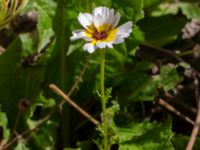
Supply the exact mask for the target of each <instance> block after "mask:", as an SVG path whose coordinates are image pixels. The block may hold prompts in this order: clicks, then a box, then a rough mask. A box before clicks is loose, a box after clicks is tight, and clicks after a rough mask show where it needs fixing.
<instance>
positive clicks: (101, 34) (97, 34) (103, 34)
mask: <svg viewBox="0 0 200 150" xmlns="http://www.w3.org/2000/svg"><path fill="white" fill-rule="evenodd" d="M92 37H93V38H94V39H95V40H105V39H106V38H107V37H108V34H107V33H106V32H105V31H102V32H98V31H95V32H94V33H93V34H92Z"/></svg>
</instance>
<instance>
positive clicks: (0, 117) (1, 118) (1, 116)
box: [0, 112, 10, 142]
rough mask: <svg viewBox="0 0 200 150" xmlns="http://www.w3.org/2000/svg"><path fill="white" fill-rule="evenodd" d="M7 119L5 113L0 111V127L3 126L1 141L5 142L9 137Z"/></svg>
mask: <svg viewBox="0 0 200 150" xmlns="http://www.w3.org/2000/svg"><path fill="white" fill-rule="evenodd" d="M7 125H8V119H7V116H6V114H5V113H3V112H0V127H2V128H3V142H6V141H7V140H8V139H9V136H10V131H9V129H8V128H7Z"/></svg>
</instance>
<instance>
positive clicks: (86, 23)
mask: <svg viewBox="0 0 200 150" xmlns="http://www.w3.org/2000/svg"><path fill="white" fill-rule="evenodd" d="M119 20H120V14H119V13H116V14H115V13H114V10H113V9H109V8H107V7H97V8H95V9H94V10H93V13H92V14H89V13H80V14H79V16H78V21H79V23H80V24H81V25H82V26H83V27H84V29H79V30H75V31H74V32H73V35H72V37H71V40H76V39H79V38H82V39H84V40H85V41H87V42H88V43H86V44H84V46H83V49H84V50H86V51H88V52H89V53H92V52H94V51H95V49H97V48H105V47H109V48H113V44H119V43H122V42H124V38H126V37H128V36H129V35H130V33H131V32H132V25H133V24H132V22H131V21H129V22H127V23H125V24H123V25H121V26H119V27H116V26H117V24H118V23H119Z"/></svg>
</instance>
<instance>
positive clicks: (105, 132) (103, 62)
mask: <svg viewBox="0 0 200 150" xmlns="http://www.w3.org/2000/svg"><path fill="white" fill-rule="evenodd" d="M100 55H101V60H100V61H101V67H100V80H101V105H102V112H103V130H104V134H103V136H104V142H103V143H104V150H108V126H107V114H106V97H105V87H104V77H105V49H100Z"/></svg>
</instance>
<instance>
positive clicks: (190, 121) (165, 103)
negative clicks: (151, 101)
mask: <svg viewBox="0 0 200 150" xmlns="http://www.w3.org/2000/svg"><path fill="white" fill-rule="evenodd" d="M158 103H159V104H160V105H161V106H163V107H165V108H166V109H167V110H169V111H171V112H173V113H174V114H176V115H177V116H179V117H181V118H182V119H184V120H185V121H187V122H188V123H190V124H192V125H195V122H194V121H193V120H192V119H190V118H189V117H187V116H185V115H183V114H181V112H180V111H178V110H176V108H174V107H173V106H171V105H170V104H169V103H167V102H165V101H164V100H163V99H162V98H160V99H159V100H158Z"/></svg>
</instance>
